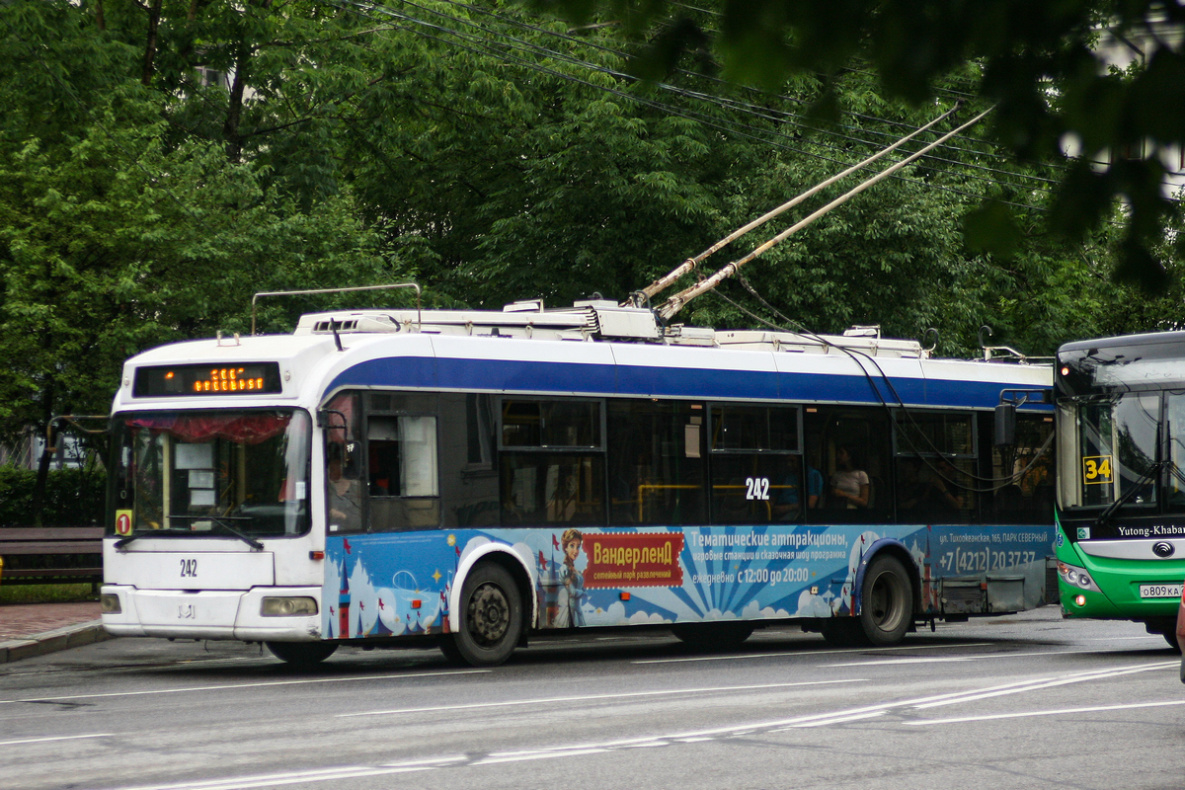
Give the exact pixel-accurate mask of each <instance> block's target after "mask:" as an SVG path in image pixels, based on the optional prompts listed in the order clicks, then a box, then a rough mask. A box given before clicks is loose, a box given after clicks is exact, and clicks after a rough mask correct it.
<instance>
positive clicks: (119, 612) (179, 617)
mask: <svg viewBox="0 0 1185 790" xmlns="http://www.w3.org/2000/svg"><path fill="white" fill-rule="evenodd" d="M277 598H278V599H281V600H283V601H292V600H299V601H308V603H306V604H304V606H303V611H301V613H298V614H270V613H268V614H265V599H270V601H269V606H268V609H269V610H270V611H276V609H277V607H275V606H274V605H270V604H271V603H272V602H274V600H275V599H277ZM101 600H102V604H103V612H102V618H103V627H104V628H105V629H106V630H107V632H108V633H110V634H113V635H115V636H155V637H167V638H174V639H238V640H241V641H245V642H256V641H279V642H298V641H315V640H318V639H320V638H321V615H320V612H319V608H320V600H321V588H320V587H253V588H252V589H250V590H247V591H245V592H244V591H242V590H202V591H186V590H140V589H137V588H135V587H132V586H128V585H119V584H105V585H103V587H102V591H101ZM297 608H301V607H297ZM310 610H311V611H310Z"/></svg>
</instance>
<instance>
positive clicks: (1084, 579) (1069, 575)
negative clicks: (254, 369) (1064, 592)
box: [1057, 562, 1102, 592]
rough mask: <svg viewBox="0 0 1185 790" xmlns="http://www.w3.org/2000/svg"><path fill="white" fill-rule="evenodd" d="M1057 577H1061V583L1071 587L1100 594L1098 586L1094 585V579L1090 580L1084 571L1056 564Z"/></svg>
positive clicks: (1060, 563) (1062, 563) (1071, 566)
mask: <svg viewBox="0 0 1185 790" xmlns="http://www.w3.org/2000/svg"><path fill="white" fill-rule="evenodd" d="M1057 572H1058V575H1059V576H1061V577H1062V581H1064V582H1065V583H1066V584H1068V585H1070V586H1071V587H1079V588H1081V589H1083V590H1092V591H1094V592H1102V591H1101V590H1099V588H1098V585H1096V584H1095V583H1094V579H1092V578H1090V574H1089V573H1087V572H1086V571H1085V570H1084V569H1082V568H1078V567H1075V566H1073V565H1067V564H1066V563H1064V562H1059V563H1058V564H1057Z"/></svg>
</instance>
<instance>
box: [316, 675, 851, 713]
mask: <svg viewBox="0 0 1185 790" xmlns="http://www.w3.org/2000/svg"><path fill="white" fill-rule="evenodd" d="M866 682H868V681H867V678H850V679H845V680H803V681H798V682H795V683H761V684H755V685H749V686H708V687H706V688H689V689H661V690H656V691H630V692H623V693H620V694H584V695H580V696H572V697H537V698H532V699H515V700H505V701H503V702H473V703H466V704H463V705H433V706H431V707H425V708H396V709H393V710H371V711H362V712H359V713H338V714H337V715H336V716H335V718H338V719H351V718H355V717H357V716H394V715H398V714H404V713H440V712H445V711H461V710H476V709H481V708H500V707H515V706H520V705H552V704H556V703H566V702H596V701H597V700H611V699H630V698H635V697H659V696H670V695H677V694H705V693H715V692H720V691H757V690H760V689H780V688H797V687H801V686H828V685H836V684H840V683H866Z"/></svg>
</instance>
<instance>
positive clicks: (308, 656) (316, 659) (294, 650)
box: [264, 642, 337, 667]
mask: <svg viewBox="0 0 1185 790" xmlns="http://www.w3.org/2000/svg"><path fill="white" fill-rule="evenodd" d="M264 644H265V645H267V649H268V650H270V651H271V653H272V655H273V656H275V657H276V658H278V659H280V660H281V661H283V662H284V663H286V664H291V665H292V666H294V667H311V666H313V665H314V664H320V663H321V662H322V661H324V660H325V659H327V658H329V657H330V656H331V655H333V651H334V650H337V644H336V643H333V642H264Z"/></svg>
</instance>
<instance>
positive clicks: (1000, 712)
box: [0, 607, 1185, 790]
mask: <svg viewBox="0 0 1185 790" xmlns="http://www.w3.org/2000/svg"><path fill="white" fill-rule="evenodd" d="M590 637H591V638H590V639H586V640H583V641H576V640H573V639H568V638H564V639H554V640H548V641H538V642H536V643H534V644H533V645H532V647H531V648H529V649H527V650H522V651H519V652H518V653H516V654H515V656H514V657H513V658H512V660H511V662H510V663H508V664H507V665H505V666H502V667H499V668H497V669H493V670H473V669H460V668H453V667H450V666H449V665H447V664H446V663H445V662H444V660H443V658H442V657H441V656H440V655H439V653H438V652H436V651H435V650H414V651H397V652H396V651H372V652H362V651H344V650H342V651H339V652H338V654H336V655H335V656H333V657H332V658H331V659H329V661H328V662H326V663H325V664H324V665H323V666H322V667H321V668H319V669H318V670H317V671H313V672H310V671H303V672H301V671H293V670H291V669H290V668H288V667H287V666H286V665H284V664H281V663H280V662H278V661H276V660H275V659H273V658H272V657H271V656H270V654H268V653H266V652H261V651H260V649H259V648H258V647H254V646H247V645H242V644H237V643H193V642H190V643H170V642H166V641H163V640H136V639H117V640H112V641H108V642H101V643H98V644H94V645H87V646H85V647H81V648H76V649H74V650H70V651H66V652H63V653H57V654H54V655H51V656H44V657H41V658H35V659H29V660H26V661H21V662H16V663H13V664H8V665H5V666H4V667H3V668H0V787H2V788H5V790H18V788H19V789H20V790H40V789H41V788H87V789H89V790H116V789H118V790H128V789H130V788H170V789H171V790H236V789H237V788H271V787H298V788H315V789H318V790H319V789H320V788H325V789H326V790H328V789H329V788H332V789H333V790H339V789H343V790H360V789H361V788H400V790H403V789H404V788H421V787H423V788H433V789H434V790H438V789H440V788H445V789H446V790H447V789H449V788H465V789H466V790H467V789H468V788H475V787H480V788H482V789H483V790H495V789H496V788H508V789H509V788H513V789H514V790H521V789H522V788H549V789H550V788H562V790H575V789H576V788H590V789H592V788H597V789H598V790H600V789H601V788H629V789H630V790H636V789H638V788H727V789H728V790H746V789H747V788H795V789H796V790H801V789H803V788H861V790H870V789H872V790H875V789H877V788H910V790H913V789H914V788H967V789H968V790H973V789H975V788H993V790H996V789H998V788H1038V787H1039V788H1049V787H1057V788H1059V790H1063V789H1066V788H1098V790H1104V789H1105V790H1111V789H1112V788H1124V790H1134V789H1135V788H1164V789H1165V790H1167V789H1168V788H1173V789H1174V790H1177V789H1179V788H1181V787H1183V786H1185V726H1182V722H1183V721H1185V685H1182V684H1181V682H1180V680H1179V678H1178V670H1179V666H1180V659H1179V657H1178V656H1177V655H1176V654H1175V653H1173V652H1171V651H1170V650H1169V649H1168V648H1167V646H1166V645H1165V643H1164V641H1163V640H1162V639H1161V638H1160V637H1152V636H1148V635H1146V634H1144V632H1143V629H1142V628H1141V627H1140V626H1138V625H1133V624H1129V623H1092V622H1082V621H1075V622H1067V621H1063V620H1061V618H1060V616H1059V613H1058V611H1057V609H1056V608H1055V607H1046V608H1044V609H1041V610H1037V611H1035V612H1029V613H1025V614H1023V615H1015V616H1006V617H999V618H992V619H988V620H976V621H972V622H970V623H966V624H956V625H942V624H940V625H939V626H938V631H937V632H936V633H931V632H930V631H929V630H926V631H921V632H919V633H917V634H911V635H910V636H909V637H907V639H906V641H905V643H904V644H903V645H901V646H899V647H895V648H891V649H855V648H853V649H836V648H832V647H830V646H828V645H827V644H826V643H825V642H823V640H822V639H821V638H819V637H818V636H817V635H811V634H803V633H801V632H798V631H796V630H795V629H792V628H779V629H767V630H765V631H759V632H758V633H757V634H755V635H754V636H753V637H752V638H751V639H750V640H749V642H747V643H746V644H745V645H744V647H743V649H741V650H736V651H730V652H694V651H691V650H689V649H687V648H685V647H684V646H683V645H681V644H680V643H679V642H677V641H676V640H674V639H673V638H672V637H670V636H667V635H666V634H664V633H662V632H647V633H642V634H637V633H627V634H624V635H623V634H612V635H597V634H591V635H590Z"/></svg>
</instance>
